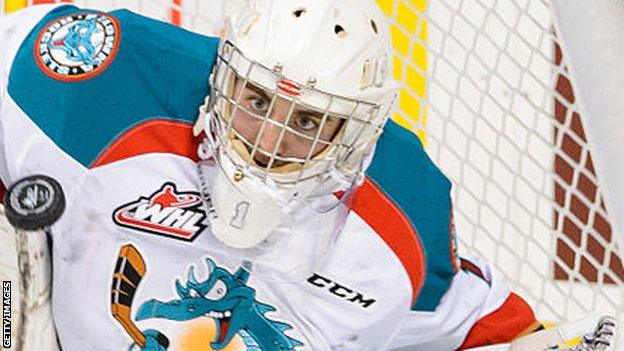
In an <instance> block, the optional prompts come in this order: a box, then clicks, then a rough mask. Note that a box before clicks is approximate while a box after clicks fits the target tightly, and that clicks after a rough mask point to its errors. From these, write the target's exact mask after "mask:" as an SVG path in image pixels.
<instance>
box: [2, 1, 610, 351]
mask: <svg viewBox="0 0 624 351" xmlns="http://www.w3.org/2000/svg"><path fill="white" fill-rule="evenodd" d="M388 36H389V34H388V28H387V25H386V23H385V18H384V16H383V14H382V13H381V12H380V11H379V9H378V8H377V7H376V5H375V3H374V1H372V0H344V1H334V0H306V1H296V2H294V1H290V0H275V1H250V2H249V4H248V7H247V8H246V9H245V10H244V11H242V12H241V13H240V14H237V15H235V16H233V17H232V18H230V20H229V21H228V24H227V27H226V30H225V31H224V35H223V38H220V39H217V38H210V37H204V36H201V35H198V34H194V33H191V32H187V31H185V30H183V29H179V28H176V27H173V26H170V25H168V24H165V23H162V22H159V21H155V20H152V19H148V18H145V17H142V16H140V15H137V14H135V13H132V12H129V11H126V10H117V11H112V12H110V13H103V12H98V11H93V10H88V9H82V8H77V7H74V6H70V5H60V6H58V5H47V6H35V7H32V8H29V9H27V10H23V11H21V12H18V13H16V14H13V15H10V16H7V17H4V18H2V19H0V44H1V45H0V178H1V179H2V182H3V183H4V184H5V185H6V186H11V185H13V184H16V183H17V182H19V181H20V180H21V179H23V178H26V177H31V176H37V175H43V176H46V177H49V178H50V179H54V180H55V181H56V182H58V183H59V184H60V186H61V187H62V190H63V193H64V196H65V211H64V214H63V215H62V216H61V217H60V219H59V220H58V221H56V222H55V223H54V224H52V225H51V226H50V227H49V228H48V229H47V233H48V235H49V238H50V242H51V245H50V246H51V252H52V255H51V257H52V267H53V272H52V297H51V304H52V316H53V322H54V326H55V330H56V335H57V336H58V343H59V344H60V347H61V348H62V349H63V350H65V351H72V350H262V351H278V350H279V351H284V350H293V351H299V350H301V351H303V350H337V351H338V350H341V351H347V350H373V351H379V350H428V351H430V350H456V349H468V348H473V347H479V346H486V345H493V344H499V343H509V342H511V341H512V340H514V339H518V338H520V337H522V336H524V335H527V334H531V333H533V332H536V331H539V330H541V329H542V326H541V324H540V323H539V322H538V321H537V320H536V319H535V316H534V315H533V312H532V310H531V308H530V307H529V306H528V305H527V303H525V301H524V300H523V299H522V298H521V297H519V296H518V295H516V294H514V293H513V292H511V291H509V289H508V288H507V286H506V284H505V282H504V281H502V279H501V277H500V276H499V275H498V274H497V272H496V271H495V270H493V269H492V268H491V267H490V266H489V265H488V264H487V263H486V261H484V260H482V259H481V258H479V257H473V256H465V257H464V256H462V257H459V256H458V255H457V250H456V247H455V232H454V229H453V228H454V226H453V220H452V214H451V207H452V206H451V200H450V194H449V191H450V187H451V184H450V182H449V181H448V180H447V178H446V177H445V176H444V175H443V174H442V173H441V172H440V171H439V170H438V168H436V166H435V165H433V164H432V162H431V161H430V160H429V158H428V157H427V155H426V153H425V152H424V150H423V148H422V145H421V144H420V142H419V140H418V138H417V137H416V136H415V135H413V134H412V133H410V132H409V131H406V130H403V129H402V128H401V127H399V126H398V125H397V124H395V123H394V122H392V121H391V120H389V119H388V117H389V116H391V115H392V112H393V108H394V100H395V96H396V88H397V85H396V84H395V82H394V81H393V80H392V77H391V72H392V67H391V63H392V53H391V50H390V45H389V40H388ZM31 195H32V196H34V199H35V200H37V193H36V192H33V193H32V194H31ZM18 199H19V197H18ZM29 199H31V198H30V197H29ZM31 200H32V199H31ZM16 201H17V200H16ZM11 202H12V201H11ZM8 205H9V204H7V206H8ZM19 235H22V236H28V235H31V233H28V232H22V233H20V234H19ZM37 244H38V245H39V247H41V246H42V245H43V246H46V245H47V244H46V243H45V240H43V241H40V242H38V243H37ZM23 245H25V246H26V248H25V250H26V251H27V249H28V247H27V246H28V245H29V244H28V243H26V244H23ZM33 245H34V244H33ZM3 255H4V252H3ZM22 285H23V286H27V284H22ZM26 288H27V287H26ZM20 313H21V314H22V315H24V316H25V319H26V321H28V313H29V310H28V309H26V310H25V311H21V312H20ZM42 318H43V317H42ZM31 319H32V318H31ZM611 325H612V323H611V322H610V321H603V323H602V327H604V328H602V327H601V328H602V329H600V330H599V333H598V334H596V335H597V336H596V335H595V336H596V338H591V337H588V338H586V340H585V341H584V343H583V344H584V345H585V346H582V347H588V348H587V349H590V348H589V347H593V346H592V345H594V346H595V345H602V346H604V345H605V344H608V342H607V341H605V340H607V339H608V338H607V337H606V335H607V334H610V333H611V328H610V326H611ZM605 328H606V329H605ZM25 330H26V331H28V330H29V329H28V328H26V329H25ZM605 330H606V331H605ZM535 335H538V334H535ZM540 335H541V334H540ZM38 337H41V334H39V333H37V332H31V333H21V335H20V337H19V342H22V345H34V344H33V341H32V340H33V339H37V338H38ZM47 340H49V343H48V344H47V345H41V346H38V347H36V348H31V349H33V350H34V349H37V350H44V349H46V348H49V349H53V348H55V347H56V345H55V343H56V340H55V337H52V338H49V339H47ZM15 342H16V343H19V342H18V341H17V340H16V341H15ZM29 343H30V344H29ZM530 345H536V344H530ZM547 346H552V345H548V344H546V345H544V347H547ZM18 347H19V345H18Z"/></svg>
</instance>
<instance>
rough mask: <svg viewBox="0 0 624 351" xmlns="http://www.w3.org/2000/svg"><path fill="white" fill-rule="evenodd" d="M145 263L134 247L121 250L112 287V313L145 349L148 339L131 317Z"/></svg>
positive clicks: (127, 246) (130, 246)
mask: <svg viewBox="0 0 624 351" xmlns="http://www.w3.org/2000/svg"><path fill="white" fill-rule="evenodd" d="M144 275H145V261H143V257H141V254H140V253H139V251H137V249H136V248H135V247H134V246H132V245H125V246H123V247H122V248H121V249H120V250H119V255H118V257H117V264H116V265H115V272H114V273H113V283H112V285H111V312H112V314H113V317H115V319H116V320H117V321H118V322H119V324H121V326H122V327H123V328H124V330H125V331H126V333H128V335H129V336H130V337H131V338H132V340H133V341H134V342H135V343H136V344H137V345H139V346H141V347H145V342H146V338H145V335H144V334H143V332H141V330H140V329H139V328H138V327H137V326H136V324H135V323H134V321H133V320H132V317H131V312H132V300H133V299H134V294H135V293H136V290H137V288H138V287H139V284H140V283H141V280H142V279H143V276H144Z"/></svg>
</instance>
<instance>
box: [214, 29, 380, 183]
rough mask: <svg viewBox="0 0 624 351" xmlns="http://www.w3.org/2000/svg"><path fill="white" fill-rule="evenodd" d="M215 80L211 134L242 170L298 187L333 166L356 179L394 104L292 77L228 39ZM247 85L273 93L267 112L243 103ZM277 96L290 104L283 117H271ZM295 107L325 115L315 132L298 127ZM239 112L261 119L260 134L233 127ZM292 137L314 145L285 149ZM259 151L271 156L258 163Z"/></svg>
mask: <svg viewBox="0 0 624 351" xmlns="http://www.w3.org/2000/svg"><path fill="white" fill-rule="evenodd" d="M210 80H211V87H212V90H211V93H210V98H209V101H208V108H209V109H208V110H209V112H210V114H211V116H212V117H211V118H210V120H209V122H208V123H209V125H208V130H209V133H213V135H212V136H211V139H213V140H214V141H215V142H216V143H218V146H220V148H219V150H220V154H221V155H222V156H225V157H228V158H229V159H230V161H231V162H232V163H233V164H234V165H235V167H236V169H237V172H240V174H241V175H242V174H254V175H257V176H259V177H261V179H263V180H264V181H268V180H270V181H271V182H273V183H274V184H276V185H278V186H281V187H293V186H296V185H297V184H298V183H300V182H302V181H307V180H310V179H313V178H319V177H320V178H321V180H322V179H324V177H327V176H329V175H330V174H331V173H332V171H333V170H337V171H338V172H339V173H340V174H341V175H342V176H344V177H346V178H347V180H352V179H353V178H354V177H355V176H356V175H357V174H359V173H360V172H361V171H362V159H363V158H364V154H365V152H366V151H369V150H370V146H371V145H372V144H374V142H375V141H376V139H377V137H378V136H379V135H380V133H381V131H382V128H383V125H384V123H385V121H386V120H387V117H388V115H389V113H390V110H391V105H392V104H391V103H390V104H387V105H383V104H380V103H373V102H369V101H364V100H357V99H352V98H348V97H343V96H339V95H336V94H332V93H329V92H325V91H321V90H319V89H316V88H315V79H314V78H310V79H309V80H308V81H307V82H305V83H300V82H296V81H293V80H289V79H287V78H286V77H285V76H284V75H283V74H282V68H281V67H280V66H279V65H277V66H276V67H273V68H269V67H266V66H264V65H263V64H261V63H259V62H257V61H254V60H251V59H249V58H248V57H246V56H245V55H244V54H243V53H242V51H241V50H240V49H239V48H237V47H236V46H235V45H234V44H233V43H232V42H231V41H229V40H224V41H223V42H222V43H221V46H220V49H219V53H218V56H217V62H216V64H215V68H214V71H213V73H212V75H211V79H210ZM235 85H236V86H237V88H236V89H235ZM247 87H254V88H256V89H258V88H260V89H262V90H263V91H265V92H266V93H267V96H269V97H270V102H269V105H268V108H267V111H266V113H263V114H261V113H258V112H257V111H253V110H251V109H250V108H248V107H246V106H244V105H243V104H242V103H241V98H242V95H243V91H244V89H245V88H247ZM278 99H281V100H283V101H287V102H288V103H289V104H290V105H289V108H288V113H287V115H286V116H284V117H283V120H282V121H278V120H276V119H274V118H271V114H272V111H273V109H274V105H275V103H276V101H277V100H278ZM296 109H305V110H308V111H313V112H315V113H317V114H318V116H321V118H320V124H319V127H318V130H317V131H316V132H315V133H314V134H312V135H311V134H306V133H303V132H302V131H300V130H297V129H296V128H294V127H293V121H292V119H293V115H294V111H295V110H296ZM240 112H243V113H244V115H245V116H248V118H252V119H253V120H254V121H255V122H256V123H259V124H260V126H259V131H258V133H257V134H256V135H255V137H250V136H249V135H245V134H244V133H242V132H241V131H240V130H238V129H237V128H235V127H234V125H235V119H236V118H241V117H240V115H241V113H240ZM336 119H338V120H339V121H340V128H339V129H338V130H337V131H336V132H335V133H332V135H331V137H330V138H328V137H327V136H325V137H323V135H322V134H323V131H324V128H325V126H326V125H327V124H329V123H330V122H329V121H330V120H333V121H334V122H335V120H336ZM269 126H271V127H273V128H278V129H279V135H278V138H277V141H276V142H275V145H274V147H273V148H272V149H268V150H267V149H264V148H262V147H261V146H260V140H261V138H262V135H263V133H264V131H265V129H266V128H268V127H269ZM287 137H290V138H296V139H297V140H299V142H301V143H305V144H306V145H309V148H308V149H309V150H308V151H307V152H306V153H305V155H297V156H293V155H288V154H287V153H286V154H280V153H279V152H278V150H279V148H280V145H281V144H282V143H283V142H284V139H285V138H287ZM257 156H259V157H262V158H263V159H266V160H267V161H266V162H263V164H258V163H257V162H256V161H254V159H256V157H257Z"/></svg>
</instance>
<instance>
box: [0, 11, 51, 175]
mask: <svg viewBox="0 0 624 351" xmlns="http://www.w3.org/2000/svg"><path fill="white" fill-rule="evenodd" d="M57 7H59V6H58V5H39V6H32V7H29V8H26V9H24V10H21V11H18V12H16V13H13V14H9V15H5V16H1V17H0V43H2V45H0V180H2V183H4V184H7V185H8V184H10V183H12V182H13V181H14V180H16V179H19V178H21V176H23V175H25V174H26V173H27V172H28V170H25V169H23V168H22V167H21V166H22V165H24V159H23V158H24V157H25V155H24V152H23V150H24V148H25V147H26V145H28V144H29V143H31V142H34V143H36V141H35V140H34V139H32V138H31V137H34V138H37V136H36V135H22V134H19V132H18V131H17V130H12V125H14V121H15V120H16V119H19V118H20V117H21V114H22V111H20V110H19V108H18V107H17V106H15V103H14V101H13V100H12V98H11V96H10V94H9V92H8V86H9V76H10V73H11V69H12V67H13V64H14V63H15V60H16V56H17V53H18V52H19V50H20V48H21V46H22V44H23V43H24V41H25V40H26V38H27V37H28V36H29V34H30V33H31V32H32V31H33V29H34V28H35V26H36V25H37V24H38V23H39V22H40V21H41V20H42V19H43V18H44V17H45V16H46V15H47V14H48V13H50V12H51V11H53V10H54V9H55V8H57ZM29 134H30V133H29ZM21 168H22V169H21ZM39 173H40V172H39Z"/></svg>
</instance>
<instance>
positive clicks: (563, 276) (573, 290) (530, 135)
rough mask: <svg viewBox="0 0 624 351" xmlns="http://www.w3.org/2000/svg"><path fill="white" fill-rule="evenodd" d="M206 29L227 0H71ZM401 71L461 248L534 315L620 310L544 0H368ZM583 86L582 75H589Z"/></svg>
mask: <svg viewBox="0 0 624 351" xmlns="http://www.w3.org/2000/svg"><path fill="white" fill-rule="evenodd" d="M76 2H77V3H79V4H83V5H85V4H86V5H87V6H91V7H97V8H103V9H109V8H113V7H122V6H123V7H128V8H131V9H134V10H136V11H139V12H141V13H144V14H147V15H150V16H153V17H157V18H160V19H164V20H168V21H173V22H175V23H179V24H181V25H182V26H184V27H187V28H190V29H193V30H197V31H199V32H203V33H217V32H218V31H219V29H220V28H221V26H222V23H223V18H224V14H226V13H229V12H231V11H232V10H233V9H235V8H236V6H237V5H238V4H239V3H240V2H239V1H232V0H228V1H225V0H212V1H200V0H194V1H191V0H138V1H137V0H134V1H127V0H124V1H121V0H120V1H103V0H87V1H76ZM377 2H378V3H379V5H380V6H381V8H382V9H383V10H384V12H386V14H388V16H389V18H390V22H391V26H392V28H391V29H392V35H393V42H394V46H395V48H396V52H395V53H396V55H395V59H394V62H395V66H396V68H395V76H396V78H397V80H399V81H401V82H402V84H403V90H402V92H401V96H400V103H399V107H400V109H399V111H398V112H397V114H396V116H395V119H396V120H397V121H398V122H399V123H400V124H402V125H404V126H406V127H409V128H411V129H413V130H414V131H415V132H417V134H418V135H419V136H421V137H422V138H423V140H425V144H426V147H427V150H428V152H429V154H430V155H431V157H432V158H433V160H434V161H435V162H436V163H437V164H438V165H439V166H440V167H441V168H442V169H443V171H444V172H445V174H446V175H447V176H448V177H449V178H450V179H451V180H452V181H453V183H454V193H453V199H454V212H455V219H456V226H457V231H458V234H459V240H460V245H461V249H462V251H472V252H476V253H479V254H481V255H483V256H484V257H486V258H488V259H489V260H490V261H492V262H493V263H494V265H495V266H496V267H498V269H499V270H500V271H502V272H503V274H504V275H505V277H506V278H507V279H508V281H509V282H510V284H511V285H512V288H513V289H514V290H515V291H517V292H518V293H519V294H520V295H522V296H523V297H525V298H526V299H527V300H528V301H529V303H530V304H531V305H532V306H534V308H535V310H536V313H537V316H538V318H540V319H541V320H546V321H553V322H563V321H566V320H575V319H579V318H581V317H583V316H584V315H586V314H589V313H594V312H597V313H606V314H611V315H613V316H615V317H616V318H617V319H618V320H620V321H624V307H623V306H622V305H623V301H624V289H623V285H624V282H623V279H624V270H623V269H622V260H621V257H620V255H619V253H620V252H621V251H620V250H619V249H618V247H617V245H616V243H615V236H616V235H620V234H621V233H616V232H615V229H614V228H612V227H611V225H610V223H609V214H608V213H607V211H606V210H605V207H604V204H603V195H602V193H601V191H600V187H599V186H598V185H599V184H600V179H597V177H596V175H595V172H594V169H593V165H592V161H591V148H590V145H588V143H587V139H586V136H585V132H584V130H583V116H582V115H581V114H580V112H579V106H578V104H577V101H576V100H577V99H575V95H574V90H577V89H582V88H583V87H573V86H572V84H571V83H570V81H571V79H569V77H568V75H569V73H568V67H567V64H566V60H565V57H563V56H562V55H561V50H560V47H561V46H563V44H561V43H559V41H558V38H557V35H556V30H555V26H554V25H553V19H552V13H551V8H550V2H549V1H547V0H377ZM587 88H591V87H587Z"/></svg>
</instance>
